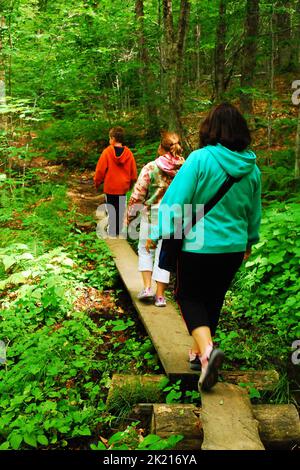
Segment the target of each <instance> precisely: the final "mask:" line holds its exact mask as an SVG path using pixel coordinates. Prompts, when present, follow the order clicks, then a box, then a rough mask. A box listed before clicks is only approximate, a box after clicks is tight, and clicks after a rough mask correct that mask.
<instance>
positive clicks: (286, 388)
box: [216, 199, 300, 402]
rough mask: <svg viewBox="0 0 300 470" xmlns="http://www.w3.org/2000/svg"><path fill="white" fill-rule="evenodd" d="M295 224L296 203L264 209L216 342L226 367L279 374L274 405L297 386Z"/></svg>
mask: <svg viewBox="0 0 300 470" xmlns="http://www.w3.org/2000/svg"><path fill="white" fill-rule="evenodd" d="M299 222H300V208H299V204H298V203H297V202H296V200H294V199H291V200H290V201H288V202H286V203H284V202H273V203H270V204H269V205H268V206H267V207H265V209H264V216H263V220H262V226H261V240H260V242H259V243H258V244H257V245H256V247H255V248H254V250H253V254H252V256H251V258H250V259H249V260H248V261H247V263H246V264H245V265H244V267H243V268H242V269H241V271H240V273H239V274H238V276H237V279H236V282H235V284H234V286H233V289H232V291H231V292H229V293H228V295H227V299H226V306H225V308H224V313H223V316H222V319H221V322H220V324H219V330H218V334H217V338H216V339H217V341H218V342H219V344H220V346H221V347H222V349H223V350H224V351H225V353H226V358H227V361H228V363H227V365H229V364H230V368H232V365H234V366H235V367H237V368H240V369H241V368H248V369H249V368H253V369H263V368H265V369H270V368H272V367H273V368H275V369H276V370H278V372H279V373H280V376H281V379H280V383H279V384H278V387H277V391H276V390H275V392H274V393H273V394H272V395H271V398H272V400H273V401H275V402H287V401H289V400H290V399H291V398H292V396H293V393H292V392H293V391H294V392H298V391H299V388H300V370H299V364H296V363H293V360H292V359H293V344H294V343H295V341H297V340H299V338H300V310H299V305H300V289H299V287H300V280H299V261H300V260H299V258H300V230H299V227H300V225H299ZM294 362H295V361H294ZM296 394H297V393H296Z"/></svg>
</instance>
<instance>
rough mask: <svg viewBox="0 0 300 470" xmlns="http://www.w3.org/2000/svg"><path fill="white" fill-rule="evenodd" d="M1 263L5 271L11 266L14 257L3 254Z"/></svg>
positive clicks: (14, 261)
mask: <svg viewBox="0 0 300 470" xmlns="http://www.w3.org/2000/svg"><path fill="white" fill-rule="evenodd" d="M2 263H3V264H4V269H5V271H8V270H9V268H11V266H13V265H14V264H15V263H16V258H14V257H13V256H3V257H2Z"/></svg>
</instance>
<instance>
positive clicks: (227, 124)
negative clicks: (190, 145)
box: [199, 103, 251, 151]
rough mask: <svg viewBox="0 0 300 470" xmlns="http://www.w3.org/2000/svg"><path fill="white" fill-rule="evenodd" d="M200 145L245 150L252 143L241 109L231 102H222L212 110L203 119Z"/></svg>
mask: <svg viewBox="0 0 300 470" xmlns="http://www.w3.org/2000/svg"><path fill="white" fill-rule="evenodd" d="M199 137H200V147H206V145H216V144H218V143H220V144H222V145H224V147H227V148H228V149H230V150H235V151H242V150H245V149H246V148H247V147H248V146H249V145H250V143H251V135H250V131H249V128H248V125H247V122H246V119H245V118H244V117H243V116H242V114H241V113H240V111H239V110H238V109H237V108H236V107H235V106H233V105H232V104H229V103H222V104H219V105H218V106H216V107H215V108H214V109H212V110H211V112H210V113H209V115H208V116H207V117H206V119H205V120H204V121H203V123H202V125H201V127H200V132H199Z"/></svg>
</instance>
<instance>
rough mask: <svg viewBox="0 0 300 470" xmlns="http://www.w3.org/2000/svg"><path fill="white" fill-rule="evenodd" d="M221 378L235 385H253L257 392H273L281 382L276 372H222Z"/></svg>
mask: <svg viewBox="0 0 300 470" xmlns="http://www.w3.org/2000/svg"><path fill="white" fill-rule="evenodd" d="M220 376H221V377H222V378H223V380H224V381H225V382H229V383H232V384H235V385H238V384H240V383H244V384H251V386H252V387H254V388H256V389H257V390H272V389H273V388H274V387H275V385H276V384H277V383H278V381H279V374H278V372H277V371H276V370H272V369H271V370H258V371H256V370H235V371H231V370H226V371H225V370H224V371H223V370H221V371H220Z"/></svg>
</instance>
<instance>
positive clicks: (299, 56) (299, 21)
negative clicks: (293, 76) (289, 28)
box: [292, 0, 300, 72]
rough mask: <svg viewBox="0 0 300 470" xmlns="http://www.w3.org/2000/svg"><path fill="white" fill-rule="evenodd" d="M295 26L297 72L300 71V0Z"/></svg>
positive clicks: (298, 1) (294, 64)
mask: <svg viewBox="0 0 300 470" xmlns="http://www.w3.org/2000/svg"><path fill="white" fill-rule="evenodd" d="M294 23H295V27H294V31H293V59H292V61H293V66H294V69H295V71H296V72H300V41H299V37H300V0H297V3H296V12H295V21H294Z"/></svg>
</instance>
